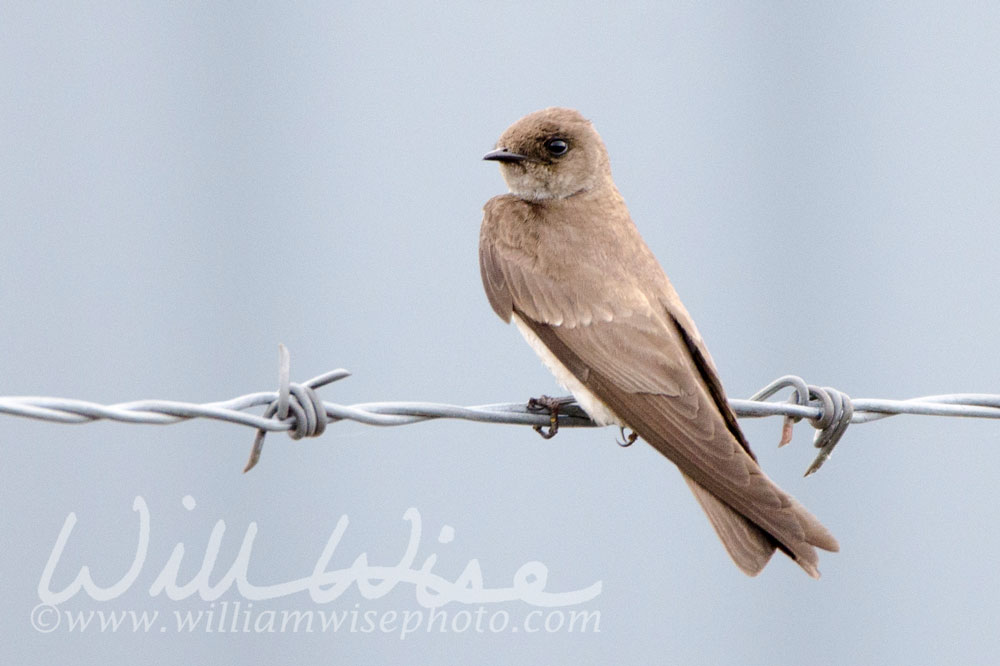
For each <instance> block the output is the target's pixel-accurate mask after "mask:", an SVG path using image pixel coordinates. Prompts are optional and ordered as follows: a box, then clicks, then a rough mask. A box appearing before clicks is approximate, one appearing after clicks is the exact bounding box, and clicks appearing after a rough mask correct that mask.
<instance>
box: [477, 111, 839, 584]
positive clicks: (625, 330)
mask: <svg viewBox="0 0 1000 666" xmlns="http://www.w3.org/2000/svg"><path fill="white" fill-rule="evenodd" d="M483 159H486V160H493V161H496V162H499V164H500V171H501V173H502V174H503V177H504V180H505V181H506V182H507V186H508V188H509V189H510V193H509V194H504V195H501V196H497V197H494V198H492V199H490V200H489V202H487V204H486V206H485V207H484V211H485V215H484V217H483V225H482V230H481V232H480V240H479V243H480V245H479V263H480V269H481V271H482V278H483V286H484V287H485V288H486V295H487V297H488V298H489V301H490V305H491V306H493V310H494V311H495V312H496V313H497V314H498V315H499V316H500V318H501V319H503V320H504V321H505V322H510V321H511V319H513V320H514V323H515V324H516V325H517V327H518V329H519V330H520V331H521V334H522V335H524V337H525V339H527V341H528V344H530V345H531V347H532V348H533V349H534V350H535V352H537V353H538V355H539V356H540V357H541V358H542V361H543V362H544V363H545V365H546V366H548V368H549V370H551V371H552V372H553V374H554V375H555V376H556V379H557V380H558V381H559V382H560V383H561V384H562V385H563V386H564V387H565V388H566V389H567V390H569V391H570V392H571V393H572V394H573V396H574V397H575V398H576V400H577V402H579V404H580V406H581V407H583V409H584V410H586V412H587V414H589V415H590V417H591V418H592V419H593V420H594V421H596V422H597V423H599V424H601V425H618V426H621V427H627V428H629V429H630V430H632V431H633V432H634V433H637V434H638V435H639V436H640V437H642V439H644V440H645V441H646V442H648V443H650V444H652V445H653V446H654V447H655V448H656V449H657V450H658V451H659V452H660V453H662V454H663V455H664V456H666V457H667V458H669V459H670V460H671V461H672V462H673V463H674V464H675V465H677V467H679V468H680V470H681V473H682V474H683V476H684V480H685V481H687V484H688V486H689V487H690V488H691V490H692V491H693V492H694V496H695V498H697V500H698V502H699V503H700V504H701V507H702V508H703V509H704V510H705V513H706V514H707V515H708V519H709V521H710V522H711V523H712V527H714V528H715V531H716V533H717V534H718V535H719V538H720V539H722V543H723V545H725V547H726V550H727V551H728V552H729V555H730V556H731V557H732V558H733V561H734V562H735V563H736V565H737V566H738V567H739V568H740V569H742V570H743V571H744V572H745V573H747V574H749V575H751V576H753V575H756V574H758V573H759V572H760V571H761V569H763V568H764V565H766V564H767V562H768V560H769V559H770V558H771V555H772V554H773V553H774V551H775V549H776V548H777V549H781V550H782V551H783V552H784V553H785V554H787V555H788V556H789V557H791V558H792V559H793V560H795V562H797V563H798V564H799V566H801V567H802V568H803V569H805V571H806V572H807V573H808V574H809V575H810V576H813V577H814V578H818V577H819V570H818V569H817V568H816V566H817V563H818V559H819V558H818V556H817V553H816V550H815V548H822V549H824V550H829V551H836V550H838V546H837V541H836V539H834V538H833V536H832V535H831V534H830V532H828V531H827V529H826V528H825V527H823V525H822V524H820V522H819V520H817V519H816V518H815V517H814V516H813V515H812V514H811V513H809V511H808V510H806V508H805V507H804V506H802V505H801V504H799V503H798V502H797V501H796V500H795V498H793V497H792V496H791V495H789V494H787V493H785V492H784V491H783V490H781V488H779V487H778V486H777V485H775V484H774V483H773V482H772V481H771V480H770V479H769V478H768V477H767V476H766V475H765V474H764V472H763V471H762V470H761V468H760V465H758V464H757V458H756V456H754V454H753V452H752V451H751V450H750V446H749V444H748V443H747V440H746V438H745V437H744V436H743V433H742V431H741V430H740V427H739V425H737V423H736V416H735V415H734V414H733V412H732V410H731V409H730V407H729V404H728V403H727V402H726V394H725V391H724V390H723V388H722V383H721V381H720V380H719V377H718V374H717V372H716V369H715V365H714V363H713V362H712V358H711V357H710V356H709V354H708V350H707V349H706V348H705V343H704V342H703V341H702V339H701V336H700V335H699V334H698V329H697V328H695V325H694V322H693V321H692V320H691V317H690V316H689V315H688V313H687V310H685V309H684V306H683V305H682V304H681V301H680V298H679V297H678V296H677V292H676V291H674V288H673V286H672V285H671V284H670V281H669V280H668V279H667V276H666V274H664V272H663V269H662V268H660V265H659V263H657V261H656V258H655V257H654V256H653V253H652V252H650V250H649V248H648V247H646V243H645V242H644V241H643V240H642V237H641V236H640V235H639V231H638V230H637V229H636V227H635V225H634V224H633V222H632V219H631V217H630V216H629V213H628V209H627V208H626V207H625V201H624V199H622V196H621V194H619V193H618V189H617V188H616V187H615V183H614V181H613V180H612V178H611V167H610V163H609V161H608V153H607V150H606V149H605V147H604V142H603V141H601V137H600V136H599V135H598V134H597V131H596V130H594V127H593V126H592V125H591V123H590V121H588V120H586V119H585V118H584V117H583V116H581V115H580V114H579V113H578V112H576V111H574V110H572V109H564V108H549V109H544V110H542V111H536V112H535V113H532V114H530V115H528V116H525V117H524V118H522V119H521V120H519V121H517V122H516V123H514V124H513V125H511V126H510V127H509V128H508V129H507V131H505V132H504V133H503V135H502V136H501V137H500V140H499V141H498V142H497V144H496V150H494V151H492V152H490V153H487V154H486V155H485V156H484V157H483Z"/></svg>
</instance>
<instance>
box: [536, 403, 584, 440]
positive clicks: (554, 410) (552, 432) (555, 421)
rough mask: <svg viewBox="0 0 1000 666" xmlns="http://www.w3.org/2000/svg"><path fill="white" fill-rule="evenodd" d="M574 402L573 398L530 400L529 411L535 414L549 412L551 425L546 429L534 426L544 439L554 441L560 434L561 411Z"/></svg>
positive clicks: (541, 426)
mask: <svg viewBox="0 0 1000 666" xmlns="http://www.w3.org/2000/svg"><path fill="white" fill-rule="evenodd" d="M571 402H573V398H550V397H549V396H547V395H543V396H542V397H540V398H529V399H528V409H529V410H531V411H533V412H541V411H547V412H548V413H549V425H548V429H546V427H545V426H543V425H536V426H532V427H533V428H534V429H535V432H537V433H538V434H539V435H541V436H542V438H543V439H552V438H553V437H555V436H556V434H557V433H558V432H559V410H560V409H561V408H562V407H565V406H566V405H568V404H570V403H571Z"/></svg>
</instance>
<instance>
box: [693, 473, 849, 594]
mask: <svg viewBox="0 0 1000 666" xmlns="http://www.w3.org/2000/svg"><path fill="white" fill-rule="evenodd" d="M682 476H683V477H684V480H685V481H686V482H687V484H688V487H689V488H691V492H693V493H694V496H695V499H697V500H698V503H699V504H700V505H701V508H702V509H704V511H705V515H707V516H708V520H709V522H711V523H712V527H713V528H715V533H716V534H718V535H719V539H721V540H722V545H723V546H725V547H726V551H727V552H728V553H729V556H730V557H731V558H733V562H735V563H736V566H738V567H739V568H740V570H742V571H743V573H745V574H747V575H748V576H756V575H757V574H759V573H760V572H761V570H762V569H763V568H764V566H765V565H766V564H767V563H768V561H769V560H770V559H771V555H773V554H774V551H775V550H776V549H778V548H780V549H781V550H782V551H783V552H784V553H785V554H786V555H788V556H789V557H791V558H792V559H793V560H795V562H796V564H798V565H799V566H800V567H802V568H803V569H804V570H805V572H806V573H808V574H809V575H810V576H812V577H813V578H819V569H818V568H817V565H818V564H819V556H818V555H817V554H816V548H822V549H823V550H829V551H834V552H836V551H837V550H839V549H840V546H839V545H838V544H837V540H836V539H834V538H833V535H832V534H830V532H829V531H828V530H827V529H826V528H825V527H823V525H822V524H821V523H820V522H819V520H818V519H817V518H816V517H815V516H814V515H812V514H811V513H809V510H808V509H806V508H805V507H804V506H802V505H801V504H800V503H799V502H798V501H797V500H796V499H795V498H794V497H792V496H791V495H788V494H787V493H785V492H784V491H782V490H781V489H779V488H778V487H777V486H774V490H775V491H776V492H777V493H779V496H780V498H781V503H782V505H783V507H782V510H783V511H785V512H791V514H792V515H793V516H794V518H795V521H794V522H795V523H796V524H797V527H798V529H796V530H794V534H787V535H786V534H782V535H772V534H771V533H770V532H768V531H767V530H765V529H763V528H761V527H760V526H759V525H757V524H756V523H754V522H753V521H751V520H749V519H748V518H747V517H746V516H744V515H743V514H741V513H739V512H738V511H735V510H734V509H733V508H732V507H730V506H729V505H728V504H726V503H725V502H723V501H722V500H720V499H719V498H717V497H716V496H715V495H713V494H712V493H710V492H709V491H708V490H706V489H705V488H703V487H702V486H701V485H699V484H698V482H696V481H694V480H693V479H692V478H691V477H689V476H688V475H686V474H683V473H682Z"/></svg>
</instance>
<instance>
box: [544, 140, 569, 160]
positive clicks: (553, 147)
mask: <svg viewBox="0 0 1000 666" xmlns="http://www.w3.org/2000/svg"><path fill="white" fill-rule="evenodd" d="M545 150H547V151H549V153H550V154H552V155H555V156H556V157H561V156H563V155H565V154H566V151H567V150H569V144H568V143H566V142H565V141H563V140H562V139H549V140H548V141H546V142H545Z"/></svg>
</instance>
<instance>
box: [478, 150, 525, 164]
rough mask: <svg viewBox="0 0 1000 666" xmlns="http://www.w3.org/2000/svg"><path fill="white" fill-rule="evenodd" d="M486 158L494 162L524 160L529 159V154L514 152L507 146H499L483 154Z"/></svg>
mask: <svg viewBox="0 0 1000 666" xmlns="http://www.w3.org/2000/svg"><path fill="white" fill-rule="evenodd" d="M483 159H484V160H492V161H494V162H523V161H524V160H526V159H528V156H527V155H521V154H519V153H512V152H510V151H509V150H507V149H506V148H497V149H496V150H492V151H490V152H488V153H486V154H485V155H483Z"/></svg>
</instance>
